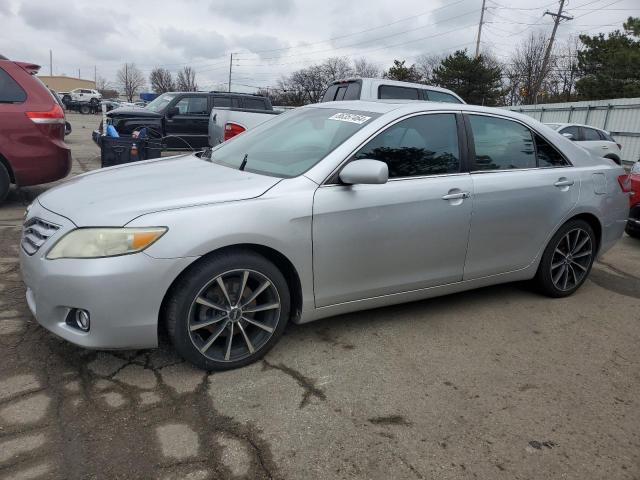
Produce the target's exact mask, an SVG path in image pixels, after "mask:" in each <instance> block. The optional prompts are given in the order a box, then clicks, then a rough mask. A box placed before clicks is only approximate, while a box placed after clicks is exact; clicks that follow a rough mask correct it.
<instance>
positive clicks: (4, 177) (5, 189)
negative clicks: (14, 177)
mask: <svg viewBox="0 0 640 480" xmlns="http://www.w3.org/2000/svg"><path fill="white" fill-rule="evenodd" d="M9 188H11V178H10V177H9V172H8V171H7V168H6V167H5V166H4V165H3V164H2V163H0V203H2V202H3V201H4V200H5V198H7V195H9Z"/></svg>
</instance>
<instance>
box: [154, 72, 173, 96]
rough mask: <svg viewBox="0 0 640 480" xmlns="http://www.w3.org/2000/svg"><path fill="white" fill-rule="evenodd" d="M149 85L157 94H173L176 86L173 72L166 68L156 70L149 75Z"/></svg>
mask: <svg viewBox="0 0 640 480" xmlns="http://www.w3.org/2000/svg"><path fill="white" fill-rule="evenodd" d="M149 83H151V88H152V89H153V91H154V92H155V93H165V92H173V91H174V90H175V89H176V84H175V82H174V81H173V77H172V76H171V72H170V71H169V70H167V69H166V68H154V69H153V70H151V74H150V75H149Z"/></svg>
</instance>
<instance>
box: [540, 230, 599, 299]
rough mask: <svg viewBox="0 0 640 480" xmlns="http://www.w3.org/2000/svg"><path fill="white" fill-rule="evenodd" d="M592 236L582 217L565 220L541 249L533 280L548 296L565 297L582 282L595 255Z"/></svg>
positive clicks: (594, 242)
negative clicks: (540, 258) (541, 253)
mask: <svg viewBox="0 0 640 480" xmlns="http://www.w3.org/2000/svg"><path fill="white" fill-rule="evenodd" d="M596 246H597V245H596V237H595V234H594V233H593V229H592V228H591V226H590V225H589V224H588V223H587V222H585V221H584V220H579V219H576V220H571V221H569V222H567V223H565V224H564V225H563V226H562V227H561V228H560V229H559V230H558V231H557V232H556V234H555V235H554V236H553V238H551V241H550V242H549V244H548V245H547V248H546V249H545V251H544V253H543V255H542V260H541V261H540V266H539V267H538V273H537V275H536V280H537V283H538V285H539V287H540V289H541V290H542V292H543V293H544V294H546V295H548V296H550V297H556V298H559V297H567V296H569V295H571V294H572V293H574V292H575V291H576V290H578V288H580V286H581V285H582V284H583V283H584V281H585V280H586V279H587V276H588V275H589V272H590V271H591V266H592V265H593V261H594V259H595V254H596Z"/></svg>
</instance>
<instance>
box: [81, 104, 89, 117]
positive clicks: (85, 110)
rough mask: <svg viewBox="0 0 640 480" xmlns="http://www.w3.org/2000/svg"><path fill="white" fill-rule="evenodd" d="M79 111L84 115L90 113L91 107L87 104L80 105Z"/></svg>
mask: <svg viewBox="0 0 640 480" xmlns="http://www.w3.org/2000/svg"><path fill="white" fill-rule="evenodd" d="M80 113H82V114H84V115H86V114H88V113H91V109H90V108H89V105H81V106H80Z"/></svg>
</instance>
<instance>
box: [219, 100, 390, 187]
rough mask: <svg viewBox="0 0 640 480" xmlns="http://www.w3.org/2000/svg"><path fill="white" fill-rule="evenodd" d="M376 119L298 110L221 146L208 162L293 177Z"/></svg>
mask: <svg viewBox="0 0 640 480" xmlns="http://www.w3.org/2000/svg"><path fill="white" fill-rule="evenodd" d="M379 116H380V114H378V113H372V112H360V111H353V110H341V109H337V108H313V107H311V108H310V107H306V108H298V109H296V110H292V111H290V112H287V113H283V114H281V115H279V116H278V117H276V118H275V119H273V120H271V121H269V122H267V123H265V124H264V125H263V126H262V127H259V128H258V129H256V130H250V131H248V132H246V133H243V134H241V135H238V136H237V137H235V138H233V139H232V140H230V141H228V142H225V143H223V144H222V145H220V146H219V147H217V148H216V149H215V150H214V151H213V152H212V156H211V160H212V161H213V162H216V163H222V164H224V165H227V166H229V167H233V168H240V167H241V166H243V167H244V168H243V169H244V170H246V171H248V172H255V173H262V174H265V175H272V176H276V177H282V178H290V177H297V176H298V175H300V174H302V173H304V172H306V171H307V170H309V169H310V168H311V167H313V166H314V165H315V164H316V163H318V162H319V161H320V160H322V159H323V158H324V157H326V156H327V155H328V154H329V153H331V152H332V151H333V150H334V149H335V148H337V147H338V146H340V145H341V144H342V143H343V142H344V141H345V140H347V139H348V138H349V137H351V136H352V135H353V134H354V133H356V132H357V131H358V130H360V129H361V128H362V127H364V126H365V125H367V124H369V123H371V121H372V120H373V119H375V118H377V117H379ZM245 156H246V162H244V161H243V160H244V158H245ZM243 164H244V165H243Z"/></svg>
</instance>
